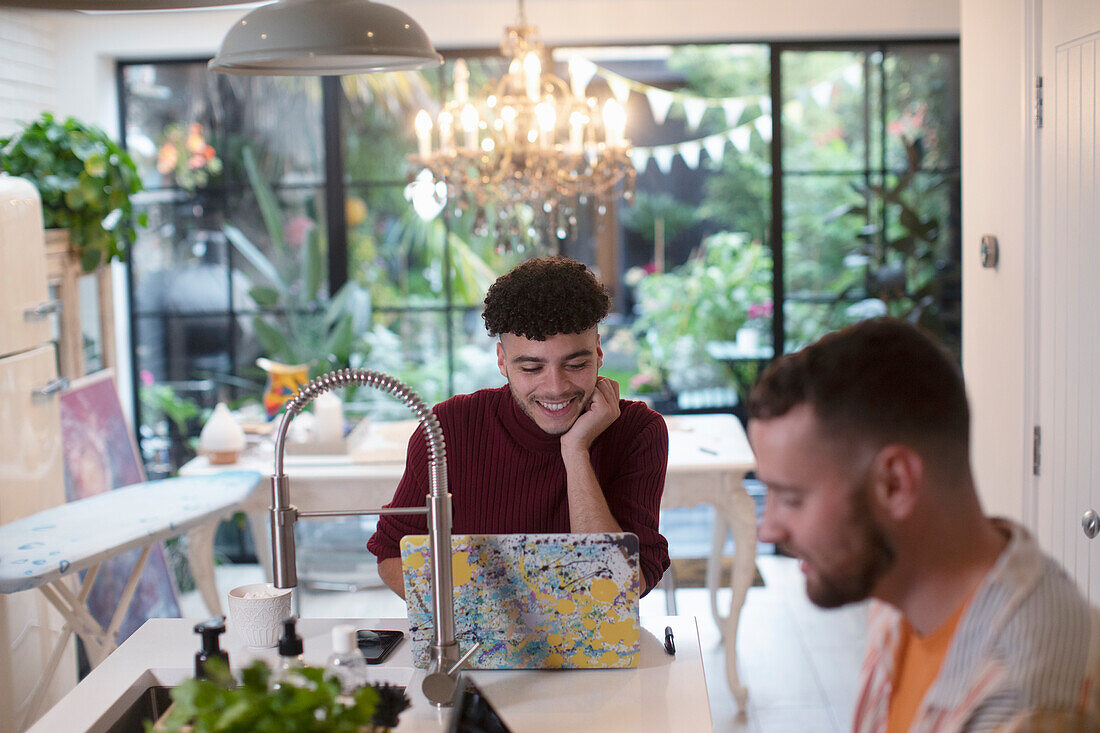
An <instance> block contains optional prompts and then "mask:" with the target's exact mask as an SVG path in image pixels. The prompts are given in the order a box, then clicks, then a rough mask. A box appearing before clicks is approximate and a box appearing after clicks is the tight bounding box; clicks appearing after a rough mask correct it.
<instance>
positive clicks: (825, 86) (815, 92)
mask: <svg viewBox="0 0 1100 733" xmlns="http://www.w3.org/2000/svg"><path fill="white" fill-rule="evenodd" d="M810 96H811V97H813V98H814V101H815V102H817V106H818V107H828V106H829V100H831V99H832V98H833V83H832V82H831V81H823V82H820V83H818V84H814V85H813V87H812V88H811V89H810Z"/></svg>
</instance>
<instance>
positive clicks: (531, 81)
mask: <svg viewBox="0 0 1100 733" xmlns="http://www.w3.org/2000/svg"><path fill="white" fill-rule="evenodd" d="M523 75H524V79H525V80H526V87H527V98H528V99H530V100H531V101H532V102H537V101H538V100H539V96H541V95H540V94H539V92H540V89H539V87H540V86H541V85H540V83H539V82H540V79H541V77H542V62H541V61H539V56H538V54H537V53H535V52H534V51H531V52H530V53H528V54H527V57H526V58H525V59H523Z"/></svg>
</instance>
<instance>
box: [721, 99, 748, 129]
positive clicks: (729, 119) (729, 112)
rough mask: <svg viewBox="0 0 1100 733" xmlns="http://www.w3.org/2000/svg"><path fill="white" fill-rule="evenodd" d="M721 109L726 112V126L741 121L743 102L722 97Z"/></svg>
mask: <svg viewBox="0 0 1100 733" xmlns="http://www.w3.org/2000/svg"><path fill="white" fill-rule="evenodd" d="M722 110H723V111H724V112H725V113H726V126H727V127H735V126H736V125H737V123H738V122H740V121H741V113H742V112H744V111H745V103H744V102H742V101H741V100H740V99H723V100H722Z"/></svg>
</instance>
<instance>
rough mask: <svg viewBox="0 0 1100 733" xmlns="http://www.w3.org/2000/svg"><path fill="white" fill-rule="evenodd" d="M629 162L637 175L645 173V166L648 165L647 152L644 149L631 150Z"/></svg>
mask: <svg viewBox="0 0 1100 733" xmlns="http://www.w3.org/2000/svg"><path fill="white" fill-rule="evenodd" d="M630 162H631V163H632V164H633V165H634V170H635V171H637V172H638V173H639V174H642V173H645V169H646V166H647V165H649V151H648V150H646V149H645V148H631V149H630Z"/></svg>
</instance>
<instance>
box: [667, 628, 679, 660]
mask: <svg viewBox="0 0 1100 733" xmlns="http://www.w3.org/2000/svg"><path fill="white" fill-rule="evenodd" d="M665 651H666V652H668V653H669V655H670V656H675V654H676V640H675V639H673V638H672V627H671V626H666V627H665Z"/></svg>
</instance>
